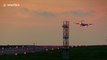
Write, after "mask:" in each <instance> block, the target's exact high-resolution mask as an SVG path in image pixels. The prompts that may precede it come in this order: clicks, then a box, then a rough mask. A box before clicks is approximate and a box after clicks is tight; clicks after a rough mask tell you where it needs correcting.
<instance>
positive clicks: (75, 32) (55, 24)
mask: <svg viewBox="0 0 107 60" xmlns="http://www.w3.org/2000/svg"><path fill="white" fill-rule="evenodd" d="M10 3H16V4H20V6H18V7H8V6H7V7H3V4H10ZM63 20H69V21H70V45H90V44H91V45H93V44H98V45H99V44H106V42H107V41H106V39H107V28H106V26H107V0H87V1H86V0H35V1H34V0H1V1H0V27H1V28H0V44H1V45H4V44H10V45H11V44H25V45H26V44H33V43H34V42H35V43H36V44H39V45H51V44H52V45H55V44H56V45H62V27H61V25H62V22H63ZM81 20H85V21H86V22H89V23H92V24H93V26H90V27H88V28H84V27H79V26H78V25H75V24H74V23H75V22H79V21H81Z"/></svg>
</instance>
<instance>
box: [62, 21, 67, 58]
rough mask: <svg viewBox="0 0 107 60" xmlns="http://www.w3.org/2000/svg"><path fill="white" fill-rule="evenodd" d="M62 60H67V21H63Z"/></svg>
mask: <svg viewBox="0 0 107 60" xmlns="http://www.w3.org/2000/svg"><path fill="white" fill-rule="evenodd" d="M62 27H63V59H64V60H68V59H69V21H63V26H62Z"/></svg>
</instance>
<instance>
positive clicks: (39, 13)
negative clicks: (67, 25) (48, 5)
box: [31, 11, 56, 17]
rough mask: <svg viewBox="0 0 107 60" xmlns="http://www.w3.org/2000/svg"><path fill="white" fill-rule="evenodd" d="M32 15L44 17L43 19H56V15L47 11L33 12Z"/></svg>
mask: <svg viewBox="0 0 107 60" xmlns="http://www.w3.org/2000/svg"><path fill="white" fill-rule="evenodd" d="M31 15H33V16H43V17H56V14H55V13H52V12H47V11H40V12H38V11H32V12H31Z"/></svg>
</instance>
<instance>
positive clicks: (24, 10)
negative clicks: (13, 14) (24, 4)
mask: <svg viewBox="0 0 107 60" xmlns="http://www.w3.org/2000/svg"><path fill="white" fill-rule="evenodd" d="M20 11H21V12H22V13H26V12H29V9H27V8H21V9H20Z"/></svg>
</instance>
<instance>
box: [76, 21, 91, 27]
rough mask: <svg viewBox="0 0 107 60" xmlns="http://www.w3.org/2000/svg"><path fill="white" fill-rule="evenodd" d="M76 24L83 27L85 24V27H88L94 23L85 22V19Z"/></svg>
mask: <svg viewBox="0 0 107 60" xmlns="http://www.w3.org/2000/svg"><path fill="white" fill-rule="evenodd" d="M76 24H79V25H80V27H81V26H83V27H88V26H90V25H92V24H89V23H84V22H83V21H81V22H80V23H76Z"/></svg>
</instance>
